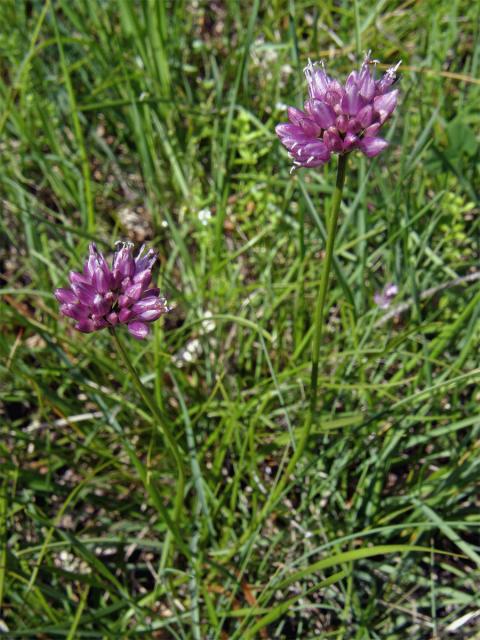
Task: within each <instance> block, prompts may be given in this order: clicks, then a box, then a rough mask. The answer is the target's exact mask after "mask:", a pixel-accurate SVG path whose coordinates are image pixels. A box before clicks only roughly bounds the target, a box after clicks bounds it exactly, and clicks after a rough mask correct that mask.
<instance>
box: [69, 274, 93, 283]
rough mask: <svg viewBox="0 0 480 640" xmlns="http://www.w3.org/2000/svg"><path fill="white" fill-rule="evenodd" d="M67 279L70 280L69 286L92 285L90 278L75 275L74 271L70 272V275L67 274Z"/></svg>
mask: <svg viewBox="0 0 480 640" xmlns="http://www.w3.org/2000/svg"><path fill="white" fill-rule="evenodd" d="M68 279H69V280H70V283H71V284H76V283H80V284H88V285H90V284H92V278H91V277H87V276H85V275H83V274H82V273H77V272H76V271H70V273H69V274H68Z"/></svg>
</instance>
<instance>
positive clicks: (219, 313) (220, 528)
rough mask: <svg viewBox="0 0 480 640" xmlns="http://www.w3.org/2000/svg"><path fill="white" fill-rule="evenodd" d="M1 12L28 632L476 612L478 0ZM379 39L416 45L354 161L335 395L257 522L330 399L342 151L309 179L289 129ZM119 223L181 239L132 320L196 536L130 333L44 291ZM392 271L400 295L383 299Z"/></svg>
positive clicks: (15, 426) (9, 509)
mask: <svg viewBox="0 0 480 640" xmlns="http://www.w3.org/2000/svg"><path fill="white" fill-rule="evenodd" d="M0 14H1V19H2V24H3V25H4V28H3V29H2V35H1V36H0V38H1V39H0V51H1V59H0V69H1V73H2V82H1V83H0V103H1V108H0V139H1V142H0V144H1V147H0V149H1V153H0V163H1V171H0V189H1V194H2V209H3V211H2V220H1V223H0V224H1V229H2V237H1V238H2V239H1V250H2V255H1V260H2V280H1V288H0V304H1V326H2V332H1V334H0V348H1V353H2V361H1V373H2V385H1V403H2V404H1V407H2V413H3V415H4V419H3V421H2V438H1V440H0V447H1V451H2V456H1V459H2V478H3V480H2V496H1V500H0V514H1V523H2V524H1V526H2V529H1V537H2V548H1V557H0V600H1V604H2V617H1V622H0V624H1V627H0V628H1V630H2V631H3V632H4V633H5V635H6V637H9V638H10V637H11V638H15V637H24V638H37V637H38V638H56V637H65V638H69V639H73V638H115V639H116V638H134V637H146V638H182V639H184V638H193V639H194V640H197V639H203V638H209V639H212V640H213V639H217V638H218V639H223V638H234V639H240V638H242V639H244V638H302V639H304V638H314V637H315V638H318V637H321V638H328V637H332V638H336V639H340V638H345V639H347V638H352V639H353V638H358V639H360V638H362V639H363V638H371V639H372V640H373V639H379V638H382V639H387V638H388V639H392V640H393V639H398V640H401V639H404V638H406V637H412V638H419V639H420V638H425V639H427V638H428V639H430V638H448V637H464V638H472V637H475V633H476V631H475V629H477V631H478V625H479V620H480V617H478V616H476V615H475V614H476V612H478V609H479V606H480V602H479V597H478V587H479V566H480V548H479V544H478V540H479V535H478V527H479V526H480V519H479V516H478V507H479V503H478V478H479V444H478V443H479V439H478V438H479V431H480V418H479V415H478V402H479V399H480V392H479V387H478V381H479V378H480V370H479V368H478V367H479V360H478V357H479V342H480V340H479V338H480V331H479V326H480V324H479V314H480V289H479V286H480V285H479V278H478V277H477V275H475V274H478V272H479V270H480V265H479V255H480V233H479V225H480V223H479V219H480V218H479V216H478V211H479V209H478V206H479V203H478V195H477V194H478V191H479V187H480V184H479V175H480V174H479V164H480V151H479V149H480V146H479V139H478V127H479V124H480V116H479V111H478V104H479V99H480V81H479V80H478V77H479V63H480V43H479V27H478V25H479V22H478V20H479V12H478V7H476V6H475V3H467V2H461V1H458V2H456V1H450V2H446V1H435V2H429V1H417V2H405V3H397V2H385V1H383V0H380V1H379V2H377V3H376V4H375V5H373V6H372V5H371V3H367V2H360V1H358V2H354V3H349V2H342V3H340V4H339V3H335V4H334V3H333V2H324V3H313V2H312V3H310V2H303V3H300V2H294V1H293V0H292V1H290V2H273V3H260V2H251V3H236V2H223V3H222V2H213V3H197V4H195V3H188V2H175V3H163V2H162V1H160V0H158V2H157V1H156V0H152V1H147V2H144V3H134V2H130V1H129V0H121V1H119V2H98V1H95V0H79V1H78V2H74V3H71V2H67V1H63V0H58V1H55V2H45V3H42V2H22V1H15V2H14V1H13V0H7V1H5V2H3V3H0ZM366 49H372V51H373V55H374V57H377V58H381V59H382V61H384V62H385V63H386V64H391V63H394V62H396V61H397V60H398V59H402V60H403V65H402V69H403V74H402V79H401V83H400V87H401V96H402V97H401V103H400V107H399V109H398V110H397V113H396V116H395V118H394V119H393V121H392V122H391V123H390V125H389V138H390V141H391V146H390V148H389V150H387V151H386V152H385V153H384V154H382V155H381V156H380V157H379V158H378V159H376V160H374V161H373V162H370V161H365V160H363V159H362V158H360V157H359V156H352V158H351V160H350V167H349V173H348V177H347V184H346V190H345V197H344V206H343V209H342V213H341V228H340V231H339V236H338V238H337V250H336V260H335V263H334V269H333V273H334V278H333V283H332V288H331V291H330V294H329V303H330V305H331V307H332V312H331V313H330V315H329V317H328V326H327V327H326V331H325V335H324V340H323V346H322V351H321V361H320V394H319V395H320V403H319V404H320V407H321V412H320V416H319V419H318V421H316V424H315V425H314V428H313V432H312V436H311V438H310V440H309V442H308V446H307V452H306V454H305V455H304V456H303V458H302V461H301V463H300V464H299V466H298V467H297V470H296V472H295V474H294V475H293V476H292V478H291V482H290V483H289V484H288V486H287V488H286V490H285V491H284V492H283V495H282V496H281V499H279V500H278V502H277V503H276V504H275V505H274V507H273V508H272V510H271V512H270V513H269V514H268V517H266V518H265V519H264V520H263V521H262V522H261V523H258V517H259V514H260V513H261V511H262V507H263V506H264V505H265V503H266V500H267V498H268V496H269V495H270V494H271V493H272V491H273V487H274V485H275V483H276V482H277V481H278V477H279V473H280V472H281V469H282V468H284V466H285V462H287V461H288V459H289V458H290V456H291V446H292V442H293V441H294V440H297V439H298V437H299V434H300V429H301V426H302V425H303V423H304V417H305V413H306V411H307V408H308V397H307V395H308V388H309V386H308V383H309V374H310V339H311V333H310V332H308V331H307V328H308V327H309V326H310V320H311V314H312V308H313V304H314V299H315V294H316V291H317V288H318V283H319V278H320V267H321V260H322V256H323V247H324V237H325V222H324V221H325V212H326V211H328V206H329V201H330V196H331V193H332V188H333V184H334V169H335V167H334V165H333V164H331V165H329V166H327V167H326V168H325V170H324V171H310V172H299V173H298V174H297V175H295V176H293V177H291V176H289V173H288V171H289V161H288V159H287V158H286V155H285V154H284V152H283V150H282V148H281V146H280V145H279V143H278V141H277V140H276V137H275V135H274V126H275V124H276V123H277V122H279V121H282V120H283V119H284V118H285V111H284V104H297V105H301V103H302V100H303V97H304V93H305V88H304V83H303V78H302V74H301V70H302V67H303V66H304V64H305V61H306V60H307V58H308V57H312V58H314V59H315V58H320V57H326V58H328V59H329V60H328V64H329V69H330V70H331V71H332V73H338V74H340V75H344V74H346V73H347V72H348V70H349V68H350V67H351V66H352V65H353V64H355V65H356V64H357V62H356V60H357V59H358V58H360V59H361V57H362V52H363V51H365V50H366ZM203 209H208V210H209V211H210V212H211V217H210V218H209V219H207V220H205V218H208V213H207V214H206V215H205V214H202V215H201V216H199V212H200V211H202V210H203ZM202 218H203V221H202ZM204 222H206V224H204ZM127 238H128V239H131V240H133V241H136V242H142V241H144V240H146V241H148V242H149V243H150V244H152V245H153V246H155V247H156V248H157V250H158V251H159V254H160V259H161V267H160V273H159V281H160V283H161V286H162V288H163V290H164V291H165V292H166V293H167V295H168V297H169V300H170V302H171V303H172V304H173V305H174V307H175V308H174V311H173V312H172V313H171V314H169V315H168V316H166V318H165V322H164V324H163V326H157V327H156V330H155V335H154V337H153V339H151V340H150V341H148V342H145V343H138V342H136V341H132V340H129V341H127V340H125V341H124V342H125V344H127V345H128V350H129V355H130V357H131V358H132V359H133V361H134V363H135V366H136V367H137V369H138V371H139V372H140V373H141V375H142V379H143V381H144V383H145V384H146V385H147V387H148V388H149V389H150V390H151V392H152V394H154V397H155V399H156V401H157V403H158V404H159V406H161V407H162V409H163V411H164V412H165V413H166V414H167V415H168V416H169V418H170V420H171V423H172V425H173V427H174V432H175V434H176V437H177V441H178V443H179V446H180V447H181V448H182V450H183V451H184V453H185V460H187V461H188V479H187V493H186V497H185V513H184V517H183V520H182V522H181V527H180V530H179V531H177V532H176V534H172V533H168V530H167V527H166V525H165V518H164V512H165V510H167V512H168V511H171V510H173V504H174V498H175V465H174V462H173V460H172V459H171V457H170V455H169V452H168V449H167V447H166V446H165V443H164V441H163V439H162V434H161V431H159V429H158V425H157V424H156V423H155V420H154V417H153V416H152V415H151V414H150V412H149V411H148V408H147V407H146V406H144V405H143V404H142V403H141V401H140V400H139V399H138V398H137V396H136V395H135V390H134V388H133V387H132V384H131V381H130V380H129V379H128V378H127V377H126V374H125V373H124V371H123V369H122V368H121V366H120V364H119V363H118V362H117V360H116V358H115V354H114V349H113V345H112V343H111V340H110V337H109V335H108V333H98V334H93V335H89V336H85V335H80V334H78V333H75V332H74V331H73V330H72V328H71V325H70V324H69V322H68V321H66V320H65V319H63V318H60V317H59V314H58V308H57V304H56V302H55V301H54V298H53V295H52V293H51V292H52V289H53V288H54V287H56V286H62V285H63V284H64V283H65V282H66V276H67V273H68V270H69V269H77V268H79V266H80V264H81V262H82V260H83V257H84V254H85V252H86V247H87V244H88V242H89V240H91V239H95V241H96V242H97V243H98V244H99V246H101V247H102V249H105V250H107V251H109V250H110V249H111V248H113V244H114V241H115V240H118V239H127ZM387 282H395V283H396V284H397V285H398V287H399V290H400V293H399V296H398V298H397V299H396V301H395V302H394V305H396V304H399V305H400V304H402V303H405V304H403V306H401V307H399V311H398V313H396V314H390V311H387V312H385V311H381V310H379V309H377V308H376V307H375V305H374V304H373V293H374V291H376V290H380V289H381V288H382V287H383V286H384V285H385V284H386V283H387ZM386 314H390V315H387V317H385V316H386ZM157 324H158V323H157Z"/></svg>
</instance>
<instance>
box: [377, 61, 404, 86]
mask: <svg viewBox="0 0 480 640" xmlns="http://www.w3.org/2000/svg"><path fill="white" fill-rule="evenodd" d="M400 64H401V63H400V62H397V64H396V65H395V66H393V67H390V68H389V69H387V71H386V73H385V74H384V75H383V77H382V78H381V79H380V80H379V81H378V82H377V92H378V93H385V92H386V91H387V90H388V89H389V87H391V86H392V84H393V83H394V82H395V80H396V78H397V69H398V67H399V66H400Z"/></svg>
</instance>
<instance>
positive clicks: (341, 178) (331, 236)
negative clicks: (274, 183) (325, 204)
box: [274, 154, 348, 496]
mask: <svg viewBox="0 0 480 640" xmlns="http://www.w3.org/2000/svg"><path fill="white" fill-rule="evenodd" d="M347 157H348V154H345V155H341V156H339V157H338V167H337V181H336V183H335V189H334V191H333V198H332V211H331V213H330V218H329V220H328V224H327V246H326V251H325V259H324V262H323V270H322V277H321V280H320V289H319V290H318V296H317V302H316V305H315V313H314V316H313V323H314V333H313V343H312V371H311V375H310V403H309V411H308V416H307V419H306V421H305V425H304V428H303V432H302V435H301V437H300V441H299V442H298V445H297V447H296V449H295V451H294V452H293V455H292V457H291V458H290V461H289V463H288V465H287V468H286V469H285V473H284V474H283V476H282V479H281V480H280V482H279V483H278V485H277V489H276V491H275V492H274V494H275V495H276V496H278V495H280V493H281V492H282V491H283V488H284V486H285V484H286V482H287V480H288V478H289V476H290V474H291V473H292V471H293V470H294V469H295V466H296V464H297V462H298V461H299V460H300V458H301V457H302V454H303V452H304V450H305V447H306V445H307V441H308V438H309V436H310V431H311V429H312V424H313V421H314V417H315V411H316V408H317V393H318V361H319V358H320V344H321V341H322V335H323V327H324V315H325V301H326V299H327V292H328V281H329V278H330V270H331V267H332V259H333V248H334V245H335V235H336V231H337V222H338V215H339V213H340V205H341V203H342V194H343V185H344V184H345V174H346V167H347Z"/></svg>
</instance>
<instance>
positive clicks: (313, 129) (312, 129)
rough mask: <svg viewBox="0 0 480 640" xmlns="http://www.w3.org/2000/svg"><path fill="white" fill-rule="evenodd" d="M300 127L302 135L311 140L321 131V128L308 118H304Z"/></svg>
mask: <svg viewBox="0 0 480 640" xmlns="http://www.w3.org/2000/svg"><path fill="white" fill-rule="evenodd" d="M300 126H301V127H302V131H303V133H304V134H305V135H306V136H309V137H311V138H316V137H317V136H318V135H319V134H320V132H321V131H322V128H321V127H320V126H319V125H318V124H317V123H316V122H314V121H313V120H310V118H304V119H303V120H302V121H301V122H300Z"/></svg>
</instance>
